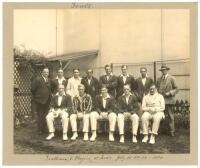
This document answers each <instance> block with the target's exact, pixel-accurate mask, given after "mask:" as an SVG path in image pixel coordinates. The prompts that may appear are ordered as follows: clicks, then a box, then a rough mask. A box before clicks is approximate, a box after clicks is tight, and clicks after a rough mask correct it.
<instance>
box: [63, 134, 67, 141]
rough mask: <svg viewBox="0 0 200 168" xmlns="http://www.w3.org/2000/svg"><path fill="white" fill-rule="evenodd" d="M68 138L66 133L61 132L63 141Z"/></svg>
mask: <svg viewBox="0 0 200 168" xmlns="http://www.w3.org/2000/svg"><path fill="white" fill-rule="evenodd" d="M67 140H68V137H67V134H66V133H65V134H63V141H67Z"/></svg>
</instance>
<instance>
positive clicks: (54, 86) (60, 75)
mask: <svg viewBox="0 0 200 168" xmlns="http://www.w3.org/2000/svg"><path fill="white" fill-rule="evenodd" d="M61 84H62V85H64V87H65V88H66V86H67V80H66V79H65V77H64V76H63V70H62V69H58V75H57V77H56V78H55V79H54V80H53V81H52V88H51V89H52V93H53V94H54V95H55V94H56V93H57V92H58V86H59V85H61ZM65 88H64V89H65Z"/></svg>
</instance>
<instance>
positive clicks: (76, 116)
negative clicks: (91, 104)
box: [70, 113, 90, 132]
mask: <svg viewBox="0 0 200 168" xmlns="http://www.w3.org/2000/svg"><path fill="white" fill-rule="evenodd" d="M77 119H82V120H83V132H89V122H90V114H83V113H77V114H71V115H70V123H71V127H72V132H76V131H77Z"/></svg>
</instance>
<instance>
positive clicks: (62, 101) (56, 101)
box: [46, 84, 72, 141]
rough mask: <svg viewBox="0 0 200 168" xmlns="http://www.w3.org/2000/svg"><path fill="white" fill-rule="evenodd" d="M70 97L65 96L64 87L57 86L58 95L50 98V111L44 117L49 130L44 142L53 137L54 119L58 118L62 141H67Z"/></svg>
mask: <svg viewBox="0 0 200 168" xmlns="http://www.w3.org/2000/svg"><path fill="white" fill-rule="evenodd" d="M71 105H72V103H71V96H70V95H66V94H65V86H64V85H63V84H59V85H58V93H57V94H56V95H55V96H54V97H53V98H52V100H51V103H50V110H49V113H48V114H47V116H46V122H47V126H48V130H49V135H48V137H47V138H46V140H50V139H52V138H53V137H54V132H55V129H54V125H53V122H54V118H57V117H60V118H61V122H62V127H63V140H64V141H66V140H68V137H67V132H68V122H69V113H70V111H71Z"/></svg>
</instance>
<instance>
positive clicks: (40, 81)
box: [31, 67, 51, 134]
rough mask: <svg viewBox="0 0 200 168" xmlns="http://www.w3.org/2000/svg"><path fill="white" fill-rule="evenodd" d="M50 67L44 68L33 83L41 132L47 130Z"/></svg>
mask: <svg viewBox="0 0 200 168" xmlns="http://www.w3.org/2000/svg"><path fill="white" fill-rule="evenodd" d="M48 76H49V69H48V68H47V67H45V68H43V70H42V73H41V76H38V77H36V78H35V79H34V80H33V82H32V83H31V93H32V96H33V100H34V102H35V106H36V112H37V120H38V130H39V133H40V134H41V133H45V132H46V131H47V128H46V121H45V117H46V114H47V112H48V108H49V103H50V101H51V84H50V81H49V79H48Z"/></svg>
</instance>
